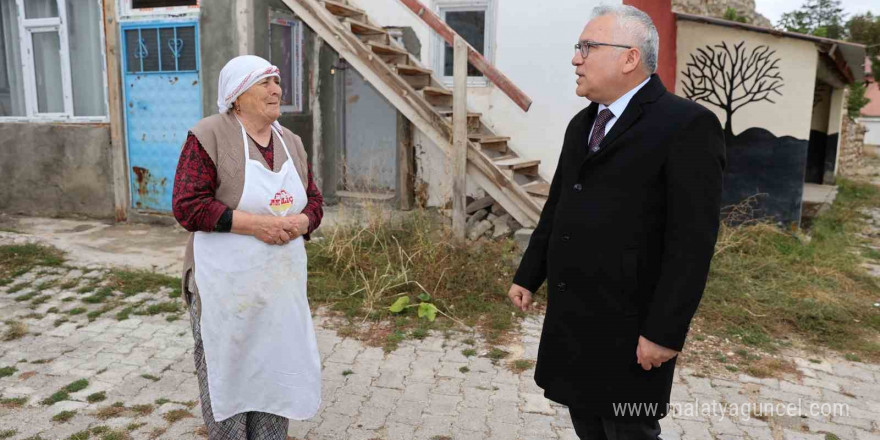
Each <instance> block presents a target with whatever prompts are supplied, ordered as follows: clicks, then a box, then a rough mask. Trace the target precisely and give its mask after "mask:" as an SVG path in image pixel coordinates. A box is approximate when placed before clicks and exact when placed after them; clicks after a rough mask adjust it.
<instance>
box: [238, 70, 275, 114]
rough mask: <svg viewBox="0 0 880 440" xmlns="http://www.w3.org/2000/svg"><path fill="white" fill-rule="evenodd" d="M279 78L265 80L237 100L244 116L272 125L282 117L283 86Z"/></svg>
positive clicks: (272, 77)
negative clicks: (265, 121)
mask: <svg viewBox="0 0 880 440" xmlns="http://www.w3.org/2000/svg"><path fill="white" fill-rule="evenodd" d="M279 83H280V80H279V79H278V77H277V76H270V77H268V78H263V80H262V81H260V82H258V83H256V84H254V85H253V86H251V88H249V89H247V91H245V92H244V93H242V94H241V96H239V97H238V99H237V100H236V106H237V107H238V108H239V110H240V112H241V114H242V115H244V116H245V117H249V118H260V119H266V120H268V121H269V122H270V123H271V122H274V121H275V120H276V119H278V117H279V116H281V85H280V84H279Z"/></svg>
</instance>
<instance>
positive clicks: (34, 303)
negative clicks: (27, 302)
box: [31, 295, 52, 306]
mask: <svg viewBox="0 0 880 440" xmlns="http://www.w3.org/2000/svg"><path fill="white" fill-rule="evenodd" d="M50 299H52V296H50V295H40V296H38V297H36V298H34V300H33V301H31V305H32V306H38V305H40V304H43V303H44V302H46V301H49V300H50Z"/></svg>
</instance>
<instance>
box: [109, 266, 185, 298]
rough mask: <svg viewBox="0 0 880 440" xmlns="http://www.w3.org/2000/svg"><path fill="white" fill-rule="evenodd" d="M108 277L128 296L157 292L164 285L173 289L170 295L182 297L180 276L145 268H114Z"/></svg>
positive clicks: (112, 284)
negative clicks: (171, 275)
mask: <svg viewBox="0 0 880 440" xmlns="http://www.w3.org/2000/svg"><path fill="white" fill-rule="evenodd" d="M107 279H108V282H109V283H108V284H109V285H110V286H113V288H115V289H116V290H118V291H120V292H122V295H123V296H126V297H128V296H132V295H136V294H138V293H141V292H155V291H158V290H159V289H161V288H163V287H166V288H169V289H171V293H169V297H171V298H178V297H180V278H179V277H169V276H167V275H163V274H160V273H155V272H149V271H145V270H122V269H114V270H111V271H110V273H108V274H107Z"/></svg>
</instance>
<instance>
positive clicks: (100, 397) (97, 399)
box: [86, 391, 107, 403]
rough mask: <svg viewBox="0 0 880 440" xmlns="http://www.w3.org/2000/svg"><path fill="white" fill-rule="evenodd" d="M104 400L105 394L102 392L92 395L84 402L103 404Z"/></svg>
mask: <svg viewBox="0 0 880 440" xmlns="http://www.w3.org/2000/svg"><path fill="white" fill-rule="evenodd" d="M105 399H107V393H105V392H104V391H101V392H97V393H92V394H89V395H88V397H86V401H87V402H89V403H97V402H103V401H104V400H105Z"/></svg>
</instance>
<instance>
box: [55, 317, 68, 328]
mask: <svg viewBox="0 0 880 440" xmlns="http://www.w3.org/2000/svg"><path fill="white" fill-rule="evenodd" d="M67 321H68V319H67V318H58V319H56V320H55V322H53V323H52V325H54V326H55V327H60V326H61V324H64V323H65V322H67Z"/></svg>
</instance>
